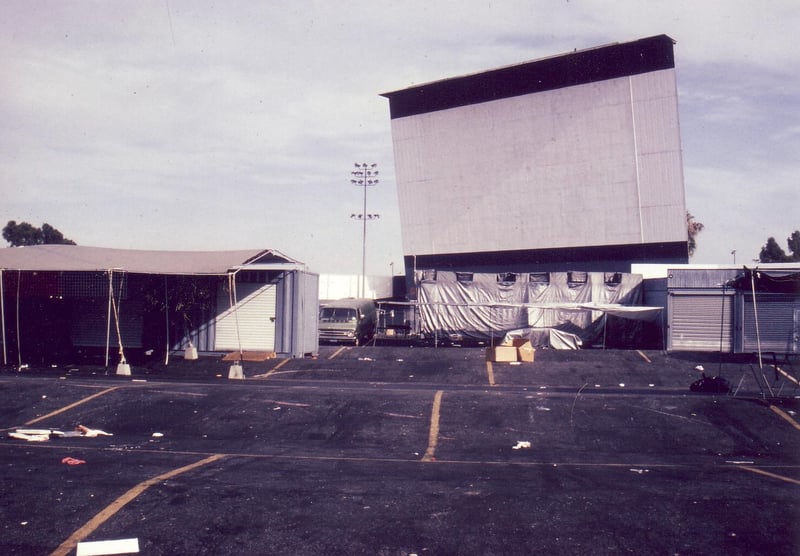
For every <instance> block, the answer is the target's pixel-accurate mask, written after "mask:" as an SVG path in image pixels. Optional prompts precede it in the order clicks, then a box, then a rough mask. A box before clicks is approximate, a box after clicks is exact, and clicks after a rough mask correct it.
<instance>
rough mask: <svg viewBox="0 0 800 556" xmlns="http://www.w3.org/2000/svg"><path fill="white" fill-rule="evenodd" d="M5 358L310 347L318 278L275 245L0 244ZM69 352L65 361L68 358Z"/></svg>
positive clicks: (298, 351)
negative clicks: (220, 247) (201, 248)
mask: <svg viewBox="0 0 800 556" xmlns="http://www.w3.org/2000/svg"><path fill="white" fill-rule="evenodd" d="M0 288H1V289H2V295H0V316H2V348H3V363H4V364H14V365H16V364H22V363H47V362H58V361H61V362H63V361H69V360H72V359H74V358H75V357H77V356H79V355H80V354H89V353H92V354H95V356H96V355H97V354H98V353H104V354H105V360H106V364H108V357H109V351H113V352H114V353H116V352H118V351H124V352H125V353H126V354H139V353H145V352H159V351H160V352H162V353H165V352H169V351H172V350H182V349H184V348H186V347H187V346H188V345H189V343H190V342H191V343H192V344H193V345H194V346H195V347H196V348H197V349H198V350H199V351H201V352H237V351H274V352H275V353H276V354H277V355H278V356H283V357H302V356H304V355H307V354H316V353H317V351H318V341H317V312H318V298H317V292H318V277H317V275H316V274H311V273H309V272H308V271H307V269H306V267H305V265H303V264H302V263H300V262H299V261H296V260H294V259H291V258H289V257H287V256H285V255H283V254H281V253H280V252H278V251H275V250H241V251H204V252H191V251H181V252H175V251H139V250H123V249H106V248H95V247H84V246H74V245H39V246H31V247H18V248H6V249H0ZM70 358H72V359H70Z"/></svg>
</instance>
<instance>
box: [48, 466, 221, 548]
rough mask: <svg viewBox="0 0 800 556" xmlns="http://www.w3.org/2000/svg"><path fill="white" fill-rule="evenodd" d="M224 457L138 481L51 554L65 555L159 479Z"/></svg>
mask: <svg viewBox="0 0 800 556" xmlns="http://www.w3.org/2000/svg"><path fill="white" fill-rule="evenodd" d="M224 457H225V455H223V454H214V455H212V456H209V457H207V458H205V459H202V460H200V461H196V462H194V463H192V464H189V465H185V466H183V467H180V468H178V469H173V470H172V471H168V472H167V473H163V474H161V475H159V476H157V477H153V478H152V479H148V480H146V481H143V482H141V483H139V484H138V485H136V486H135V487H133V488H132V489H130V490H129V491H128V492H126V493H125V494H123V495H122V496H120V497H119V498H117V499H116V500H114V501H113V502H112V503H111V504H109V505H108V506H106V507H105V508H104V509H103V510H102V511H100V513H98V514H97V515H96V516H94V517H93V518H92V519H90V520H89V521H88V522H87V523H86V524H85V525H84V526H83V527H81V528H80V529H78V530H77V531H75V532H74V533H73V534H72V535H71V536H70V537H69V538H68V539H67V540H65V541H64V542H63V543H61V546H59V547H58V548H56V549H55V550H54V551H53V553H52V556H67V554H69V553H70V552H71V551H72V550H73V549H74V548H76V547H77V546H78V543H79V542H81V541H83V540H84V539H85V538H86V537H88V536H89V535H91V534H92V533H93V532H94V531H95V529H97V528H98V527H100V526H101V525H102V524H103V523H105V522H106V521H108V519H109V518H111V516H113V515H114V514H115V513H117V512H118V511H120V510H121V509H122V508H123V507H125V505H126V504H128V502H130V501H132V500H134V499H135V498H136V497H137V496H139V495H140V494H141V493H143V492H144V491H145V490H147V489H148V488H150V487H151V486H153V485H154V484H156V483H159V482H161V481H166V480H167V479H171V478H172V477H175V476H177V475H180V474H182V473H186V472H187V471H191V470H192V469H195V468H197V467H201V466H203V465H207V464H209V463H212V462H214V461H217V460H218V459H221V458H224Z"/></svg>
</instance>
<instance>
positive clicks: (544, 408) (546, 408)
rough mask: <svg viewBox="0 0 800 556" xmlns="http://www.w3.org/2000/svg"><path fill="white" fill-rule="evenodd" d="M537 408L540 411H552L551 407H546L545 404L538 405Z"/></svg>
mask: <svg viewBox="0 0 800 556" xmlns="http://www.w3.org/2000/svg"><path fill="white" fill-rule="evenodd" d="M536 409H537V410H539V411H550V408H549V407H545V406H543V405H540V406H538V407H537V408H536Z"/></svg>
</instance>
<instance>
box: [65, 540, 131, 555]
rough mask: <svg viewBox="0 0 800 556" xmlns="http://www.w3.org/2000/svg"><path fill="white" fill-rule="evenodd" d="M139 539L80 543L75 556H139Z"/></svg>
mask: <svg viewBox="0 0 800 556" xmlns="http://www.w3.org/2000/svg"><path fill="white" fill-rule="evenodd" d="M138 553H139V539H118V540H114V541H84V542H79V543H78V547H77V552H76V553H75V556H104V555H106V554H138Z"/></svg>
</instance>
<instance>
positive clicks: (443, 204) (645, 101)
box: [392, 69, 686, 255]
mask: <svg viewBox="0 0 800 556" xmlns="http://www.w3.org/2000/svg"><path fill="white" fill-rule="evenodd" d="M392 137H393V141H394V151H395V168H396V172H397V187H398V195H399V200H400V212H401V220H402V230H403V251H404V253H405V254H406V255H410V254H417V255H424V254H441V253H468V252H482V251H499V250H517V249H550V248H561V247H580V246H603V245H618V244H645V243H655V242H672V241H685V240H686V227H685V203H684V193H683V173H682V160H681V151H680V130H679V125H678V106H677V91H676V85H675V71H674V69H668V70H661V71H656V72H651V73H646V74H642V75H635V76H631V77H622V78H616V79H609V80H606V81H600V82H594V83H590V84H586V85H579V86H574V87H566V88H562V89H556V90H550V91H545V92H540V93H534V94H528V95H522V96H517V97H512V98H506V99H502V100H497V101H491V102H484V103H480V104H473V105H469V106H462V107H458V108H451V109H446V110H440V111H436V112H429V113H425V114H420V115H414V116H407V117H402V118H396V119H393V120H392Z"/></svg>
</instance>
